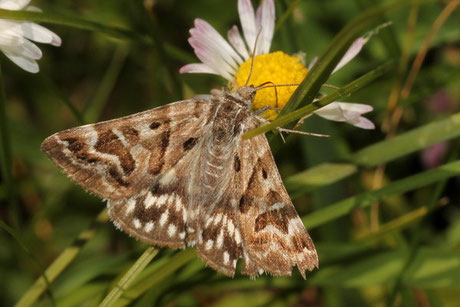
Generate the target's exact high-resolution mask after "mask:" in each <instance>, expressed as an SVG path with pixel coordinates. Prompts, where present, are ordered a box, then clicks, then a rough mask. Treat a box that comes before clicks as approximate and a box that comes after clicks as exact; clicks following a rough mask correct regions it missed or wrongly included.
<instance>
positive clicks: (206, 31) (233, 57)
mask: <svg viewBox="0 0 460 307" xmlns="http://www.w3.org/2000/svg"><path fill="white" fill-rule="evenodd" d="M190 33H191V34H192V36H195V37H196V38H197V39H198V40H200V41H202V42H203V43H204V44H206V45H208V48H209V49H211V50H213V52H215V53H216V54H219V55H220V56H221V57H222V58H223V59H224V60H225V62H227V63H228V64H229V65H230V66H232V67H234V68H235V69H237V68H238V64H241V63H243V60H242V59H241V57H240V56H239V55H238V53H236V51H235V50H234V49H233V48H232V46H230V44H229V43H228V42H227V41H226V40H225V39H224V38H223V37H222V36H221V35H220V34H219V33H218V32H217V31H216V30H215V29H214V28H213V27H212V26H211V25H210V24H209V23H207V22H206V21H204V20H202V19H199V18H197V19H195V28H194V29H191V30H190Z"/></svg>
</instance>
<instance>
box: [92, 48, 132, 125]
mask: <svg viewBox="0 0 460 307" xmlns="http://www.w3.org/2000/svg"><path fill="white" fill-rule="evenodd" d="M128 53H129V48H128V47H127V46H124V45H119V46H118V47H117V49H116V50H115V52H114V54H113V57H112V61H111V62H110V65H109V66H108V67H107V70H106V72H105V74H104V77H103V78H102V80H101V82H100V83H99V86H98V89H97V91H96V94H95V95H94V97H93V99H92V100H91V102H90V103H89V104H88V107H87V109H86V110H85V112H84V117H85V122H87V123H94V122H96V121H97V120H98V119H99V115H100V114H101V112H102V109H103V108H104V106H105V104H106V102H107V100H108V98H109V95H110V93H111V92H112V90H113V88H114V86H115V84H116V82H117V79H118V77H119V75H120V72H121V69H122V68H123V64H124V63H125V60H126V57H127V56H128Z"/></svg>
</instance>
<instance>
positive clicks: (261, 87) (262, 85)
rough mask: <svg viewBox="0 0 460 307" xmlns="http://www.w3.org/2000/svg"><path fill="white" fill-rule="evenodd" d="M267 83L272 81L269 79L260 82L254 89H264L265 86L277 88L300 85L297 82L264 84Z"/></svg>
mask: <svg viewBox="0 0 460 307" xmlns="http://www.w3.org/2000/svg"><path fill="white" fill-rule="evenodd" d="M267 83H273V82H271V81H269V82H265V83H262V84H261V85H260V86H258V87H256V88H255V90H256V91H258V90H261V89H264V88H267V87H274V88H277V87H282V86H299V85H300V84H299V83H292V84H272V85H265V84H267Z"/></svg>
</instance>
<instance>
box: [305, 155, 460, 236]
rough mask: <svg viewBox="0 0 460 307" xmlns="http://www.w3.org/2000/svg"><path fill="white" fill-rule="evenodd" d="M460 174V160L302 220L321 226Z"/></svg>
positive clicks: (345, 200) (340, 203)
mask: <svg viewBox="0 0 460 307" xmlns="http://www.w3.org/2000/svg"><path fill="white" fill-rule="evenodd" d="M459 174H460V160H457V161H454V162H451V163H448V164H444V165H442V166H440V167H438V168H436V169H432V170H428V171H425V172H422V173H419V174H416V175H413V176H409V177H406V178H404V179H401V180H398V181H395V182H393V183H391V184H389V185H387V186H385V187H383V188H381V189H379V190H375V191H370V192H365V193H362V194H359V195H356V196H353V197H350V198H347V199H344V200H342V201H339V202H337V203H335V204H332V205H330V206H328V207H326V208H324V209H321V210H317V211H315V212H313V213H311V214H309V215H308V216H306V217H304V218H303V219H302V221H303V222H304V224H305V226H306V227H307V228H308V229H313V228H315V227H318V226H321V225H323V224H325V223H327V222H330V221H333V220H335V219H337V218H339V217H342V216H344V215H346V214H348V213H350V212H351V211H352V210H355V209H359V208H366V207H368V206H370V205H371V204H373V203H374V202H376V201H378V200H380V199H383V198H385V197H389V196H392V195H395V194H401V193H406V192H408V191H412V190H415V189H417V188H420V187H423V186H426V185H429V184H432V183H436V182H438V181H441V180H445V179H448V178H450V177H453V176H458V175H459Z"/></svg>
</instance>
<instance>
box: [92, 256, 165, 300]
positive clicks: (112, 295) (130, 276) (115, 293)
mask: <svg viewBox="0 0 460 307" xmlns="http://www.w3.org/2000/svg"><path fill="white" fill-rule="evenodd" d="M157 254H158V249H155V248H154V247H149V248H147V249H146V250H145V251H144V253H143V254H142V255H141V256H140V257H139V259H137V261H136V262H135V263H134V264H133V265H132V266H131V267H130V268H129V270H128V271H127V272H126V273H125V274H124V275H123V276H122V277H121V279H120V280H119V281H118V282H117V284H116V286H115V287H114V288H113V289H112V290H111V291H110V292H109V294H107V296H106V297H105V298H104V300H103V301H102V302H101V304H100V305H99V306H104V307H107V306H112V305H113V304H114V303H115V302H116V301H117V300H118V298H119V297H120V296H121V295H122V294H123V292H124V291H125V290H126V289H127V288H128V287H129V285H130V284H131V283H132V282H133V281H134V279H135V278H136V277H137V276H138V275H139V274H140V273H141V272H142V270H143V269H144V268H145V267H146V266H147V265H148V264H149V263H150V261H152V259H153V258H154V257H155V256H156V255H157Z"/></svg>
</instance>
